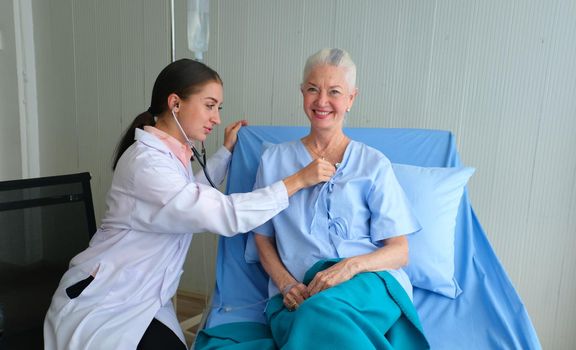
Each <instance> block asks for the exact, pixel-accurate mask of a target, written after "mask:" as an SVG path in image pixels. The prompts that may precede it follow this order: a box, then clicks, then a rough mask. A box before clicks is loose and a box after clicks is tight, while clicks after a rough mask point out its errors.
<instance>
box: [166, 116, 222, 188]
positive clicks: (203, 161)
mask: <svg viewBox="0 0 576 350" xmlns="http://www.w3.org/2000/svg"><path fill="white" fill-rule="evenodd" d="M171 112H172V117H174V121H175V122H176V125H178V129H180V132H181V133H182V135H183V136H184V138H185V139H186V143H187V144H188V146H190V149H192V153H194V158H195V159H196V160H197V161H198V163H200V166H201V167H202V171H203V172H204V176H206V180H208V182H209V183H210V185H211V186H212V187H214V188H216V185H214V182H212V179H211V178H210V176H209V175H208V171H207V170H206V147H204V142H202V156H200V152H198V150H197V149H196V147H195V146H194V143H193V142H192V141H190V139H189V138H188V136H187V135H186V133H185V132H184V129H183V128H182V125H180V122H179V121H178V118H176V114H175V113H174V109H172V111H171Z"/></svg>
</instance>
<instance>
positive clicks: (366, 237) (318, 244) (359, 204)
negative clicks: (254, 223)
mask: <svg viewBox="0 0 576 350" xmlns="http://www.w3.org/2000/svg"><path fill="white" fill-rule="evenodd" d="M264 148H265V150H264V152H263V155H262V158H261V160H260V166H259V169H258V173H257V175H256V182H255V185H254V188H261V187H264V186H266V185H269V184H272V183H274V182H276V181H278V180H281V179H283V178H285V177H286V176H288V175H291V174H293V173H294V172H296V171H298V170H300V169H302V168H303V167H305V166H307V165H308V164H309V163H310V162H311V161H312V158H311V156H310V154H309V153H308V151H307V150H306V148H305V146H304V145H303V144H302V142H301V141H300V140H297V141H291V142H286V143H282V144H278V145H266V146H264ZM419 229H420V225H419V223H418V221H417V219H416V218H415V216H414V215H413V214H412V211H411V209H410V204H409V202H408V200H407V199H406V196H405V194H404V191H403V190H402V188H401V187H400V185H399V184H398V181H397V180H396V177H395V176H394V172H393V170H392V166H391V163H390V161H389V160H388V158H386V156H384V155H383V154H382V153H381V152H380V151H378V150H376V149H374V148H372V147H369V146H367V145H365V144H363V143H360V142H356V141H351V142H350V143H349V145H348V147H347V149H346V152H345V153H344V157H343V160H342V163H341V164H340V166H339V167H338V169H337V171H336V173H335V174H334V176H333V177H332V179H331V180H330V181H329V182H326V183H323V184H319V185H316V186H313V187H309V188H307V189H304V190H301V191H299V192H297V193H296V194H295V195H293V196H292V197H291V198H290V205H289V207H288V208H287V209H285V210H284V211H282V212H281V213H280V214H278V215H277V216H275V217H274V218H273V219H271V220H270V221H268V222H267V223H265V224H264V225H262V226H260V227H258V228H256V229H254V232H256V233H258V234H262V235H265V236H269V237H274V238H275V239H276V246H277V249H278V253H279V255H280V258H281V259H282V261H283V263H284V265H285V266H286V268H287V269H288V270H289V271H290V273H291V274H292V275H293V276H294V277H295V278H296V279H297V280H299V281H302V279H303V278H304V274H305V273H306V271H307V270H308V269H309V268H310V267H312V265H313V264H314V263H316V262H317V261H318V260H322V259H330V258H336V257H339V258H346V257H351V256H356V255H360V254H366V253H369V252H372V251H374V250H376V249H378V248H379V247H381V243H380V241H381V240H384V239H387V238H391V237H396V236H401V235H407V234H411V233H414V232H417V231H418V230H419ZM389 272H390V273H391V274H392V275H393V276H394V277H395V278H396V280H398V282H399V283H400V284H401V285H402V287H403V288H404V289H405V290H406V293H407V294H408V296H409V297H410V298H412V285H411V284H410V280H409V279H408V276H407V275H406V273H405V272H404V271H403V270H402V269H398V270H393V271H389ZM268 291H269V295H270V296H273V295H276V294H277V293H278V292H279V291H278V289H277V287H276V286H275V284H274V283H273V282H272V281H270V283H269V290H268Z"/></svg>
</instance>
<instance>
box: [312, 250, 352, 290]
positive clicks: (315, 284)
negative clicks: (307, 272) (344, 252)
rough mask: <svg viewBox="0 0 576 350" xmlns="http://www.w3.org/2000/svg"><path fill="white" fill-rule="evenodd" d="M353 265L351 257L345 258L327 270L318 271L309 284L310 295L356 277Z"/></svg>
mask: <svg viewBox="0 0 576 350" xmlns="http://www.w3.org/2000/svg"><path fill="white" fill-rule="evenodd" d="M352 265H353V264H351V260H350V259H344V260H341V261H339V262H338V263H336V264H334V265H332V266H330V267H329V268H327V269H326V270H322V271H320V272H318V273H317V274H316V276H314V279H312V281H311V282H310V283H309V284H308V293H309V294H310V296H313V295H314V294H317V293H320V292H321V291H323V290H325V289H328V288H331V287H334V286H336V285H338V284H340V283H343V282H346V281H348V280H349V279H351V278H352V277H354V275H356V273H355V272H354V268H353V266H352Z"/></svg>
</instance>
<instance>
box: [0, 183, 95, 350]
mask: <svg viewBox="0 0 576 350" xmlns="http://www.w3.org/2000/svg"><path fill="white" fill-rule="evenodd" d="M95 232H96V220H95V218H94V206H93V204H92V191H91V189H90V174H89V173H79V174H71V175H61V176H51V177H42V178H35V179H24V180H13V181H4V182H0V350H3V349H41V348H43V344H42V343H43V342H42V324H43V321H44V316H45V314H46V311H47V310H48V306H49V305H50V301H51V298H52V294H53V293H54V291H55V290H56V287H57V286H58V282H59V281H60V278H61V277H62V275H63V273H64V272H65V271H66V270H67V268H68V263H69V261H70V259H71V258H72V257H74V256H75V255H76V254H78V253H79V252H80V251H82V250H84V249H85V248H86V247H87V246H88V242H89V240H90V238H91V237H92V235H93V234H94V233H95Z"/></svg>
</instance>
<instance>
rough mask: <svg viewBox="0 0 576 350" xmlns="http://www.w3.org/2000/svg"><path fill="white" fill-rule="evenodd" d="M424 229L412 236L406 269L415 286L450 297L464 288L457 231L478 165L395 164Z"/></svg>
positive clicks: (397, 173) (399, 177)
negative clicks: (457, 268) (458, 273)
mask: <svg viewBox="0 0 576 350" xmlns="http://www.w3.org/2000/svg"><path fill="white" fill-rule="evenodd" d="M392 168H393V169H394V174H395V175H396V178H397V179H398V182H399V183H400V185H401V186H402V188H403V189H404V192H405V193H406V196H407V197H408V200H409V201H410V203H411V205H412V209H413V211H414V214H415V215H416V217H417V218H418V221H419V222H420V225H421V226H422V230H420V231H418V232H417V233H415V234H412V235H409V236H408V244H409V259H410V260H409V262H408V265H407V266H405V267H404V270H405V271H406V273H407V274H408V277H410V281H411V282H412V285H413V286H414V287H418V288H422V289H426V290H429V291H432V292H435V293H438V294H441V295H444V296H446V297H449V298H456V297H457V296H458V295H459V294H460V293H461V289H460V287H459V286H458V283H457V282H456V279H455V278H454V232H455V227H456V216H457V215H458V209H459V207H460V200H461V198H462V194H463V193H464V186H466V183H467V182H468V179H469V178H470V176H472V174H473V173H474V171H475V169H473V168H468V167H461V168H424V167H418V166H413V165H405V164H392Z"/></svg>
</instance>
